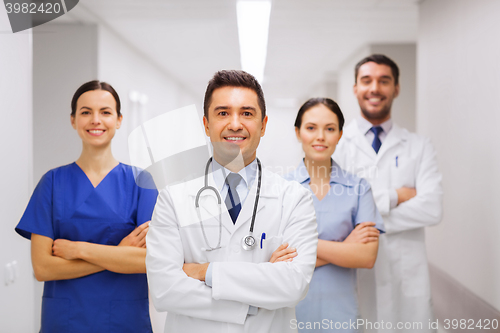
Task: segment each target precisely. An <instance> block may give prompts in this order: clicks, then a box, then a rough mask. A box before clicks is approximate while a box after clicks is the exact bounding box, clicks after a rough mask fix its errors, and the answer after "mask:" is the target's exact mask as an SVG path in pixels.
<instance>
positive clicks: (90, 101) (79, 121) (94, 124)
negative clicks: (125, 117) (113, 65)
mask: <svg viewBox="0 0 500 333" xmlns="http://www.w3.org/2000/svg"><path fill="white" fill-rule="evenodd" d="M121 121H122V116H121V115H120V116H119V117H118V114H117V112H116V101H115V99H114V97H113V95H111V93H109V92H108V91H106V90H90V91H87V92H85V93H83V94H82V95H81V96H80V97H79V98H78V101H77V104H76V112H75V115H74V116H71V125H72V126H73V128H74V129H75V130H76V131H77V133H78V135H79V136H80V138H81V139H82V141H83V144H84V146H85V145H90V146H95V147H101V146H107V145H109V144H110V143H111V139H112V138H113V136H114V135H115V132H116V130H117V129H118V128H120V125H121Z"/></svg>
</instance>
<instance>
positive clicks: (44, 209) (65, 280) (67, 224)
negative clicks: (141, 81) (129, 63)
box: [16, 81, 158, 333]
mask: <svg viewBox="0 0 500 333" xmlns="http://www.w3.org/2000/svg"><path fill="white" fill-rule="evenodd" d="M71 109H72V110H71V125H72V126H73V128H74V129H75V130H76V132H77V134H78V135H79V136H80V138H81V140H82V152H81V155H80V157H79V158H78V159H77V160H76V162H73V163H71V164H68V165H65V166H61V167H58V168H55V169H52V170H50V171H49V172H47V173H46V174H45V175H44V176H43V177H42V179H41V180H40V182H39V183H38V185H37V187H36V188H35V190H34V192H33V195H32V196H31V199H30V201H29V203H28V206H27V208H26V211H25V212H24V215H23V216H22V218H21V221H20V222H19V224H18V225H17V227H16V231H17V232H18V233H19V234H20V235H21V236H23V237H25V238H28V239H31V260H32V264H33V270H34V273H35V277H36V279H37V280H39V281H45V284H44V292H43V298H42V323H41V330H40V332H82V333H84V332H85V333H88V332H106V333H108V332H119V333H123V332H152V329H151V323H150V319H149V302H148V286H147V280H146V274H145V273H146V265H145V257H146V243H145V236H146V233H147V231H148V226H149V220H150V219H151V215H152V212H153V208H154V205H155V203H156V197H157V194H158V192H157V191H156V189H151V188H154V184H153V182H152V179H151V178H150V176H149V175H147V174H146V173H145V172H142V173H141V171H140V170H136V169H133V167H131V166H129V165H125V164H122V163H120V162H118V161H117V160H116V159H115V158H114V157H113V154H112V153H111V140H112V138H113V136H114V135H115V132H116V130H117V129H119V128H120V125H121V122H122V118H123V116H122V114H121V113H120V99H119V97H118V94H117V93H116V91H115V90H114V89H113V87H111V86H110V85H109V84H107V83H104V82H99V81H91V82H87V83H85V84H84V85H82V86H81V87H80V88H79V89H78V90H77V91H76V93H75V95H74V96H73V100H72V102H71ZM139 173H140V174H141V177H149V179H150V182H149V185H150V187H149V188H150V189H145V188H141V187H139V186H138V185H137V184H136V181H135V180H136V177H135V176H137V175H138V174H139ZM141 181H143V180H141Z"/></svg>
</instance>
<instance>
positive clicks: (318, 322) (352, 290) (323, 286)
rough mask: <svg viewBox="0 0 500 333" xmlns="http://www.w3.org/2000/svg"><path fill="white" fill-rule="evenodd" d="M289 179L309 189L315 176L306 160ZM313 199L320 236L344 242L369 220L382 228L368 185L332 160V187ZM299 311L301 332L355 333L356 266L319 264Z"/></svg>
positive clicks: (381, 221) (356, 316)
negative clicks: (355, 229)
mask: <svg viewBox="0 0 500 333" xmlns="http://www.w3.org/2000/svg"><path fill="white" fill-rule="evenodd" d="M285 178H286V179H288V180H295V181H298V182H299V183H300V184H302V186H304V187H305V188H307V189H308V190H310V191H311V188H310V186H309V182H310V180H311V179H310V177H309V173H308V172H307V169H306V166H305V164H304V162H303V161H302V162H301V163H300V165H299V166H298V168H297V169H295V171H294V172H292V173H290V174H287V175H286V176H285ZM311 192H312V191H311ZM313 202H314V208H315V210H316V221H317V223H318V238H319V239H324V240H329V241H336V242H342V241H343V240H344V239H346V238H347V236H349V234H350V233H351V231H352V230H353V229H354V227H355V226H356V225H357V224H359V223H362V222H368V221H370V222H375V223H376V225H375V227H376V228H377V229H379V230H380V231H381V232H384V224H383V220H382V217H381V216H380V213H379V212H378V210H377V207H376V205H375V201H374V199H373V194H372V191H371V187H370V184H369V183H368V182H367V181H366V180H364V179H362V178H358V177H356V176H354V175H352V174H350V173H348V172H346V171H344V170H342V169H341V168H340V167H339V165H338V164H337V163H335V162H334V161H333V160H332V172H331V175H330V190H329V192H328V194H327V195H326V196H325V197H324V198H323V199H322V200H318V198H316V196H315V195H314V194H313ZM295 311H296V315H297V322H298V323H301V324H299V325H298V327H299V332H325V331H330V330H331V331H336V332H357V330H355V329H352V326H351V325H350V323H351V322H355V321H356V319H358V318H359V314H358V302H357V288H356V269H353V268H345V267H340V266H336V265H333V264H327V265H324V266H321V267H317V268H316V269H315V270H314V274H313V277H312V280H311V284H310V285H309V292H308V293H307V296H306V298H305V299H304V300H302V301H301V302H300V303H299V304H298V305H297V306H296V308H295ZM342 326H343V327H344V328H342ZM301 327H303V328H301ZM339 328H340V329H339Z"/></svg>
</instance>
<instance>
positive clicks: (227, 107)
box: [214, 105, 257, 111]
mask: <svg viewBox="0 0 500 333" xmlns="http://www.w3.org/2000/svg"><path fill="white" fill-rule="evenodd" d="M229 109H230V107H229V106H226V105H221V106H216V107H215V109H214V111H219V110H229ZM240 110H253V111H257V109H256V108H254V107H253V106H242V107H241V108H240Z"/></svg>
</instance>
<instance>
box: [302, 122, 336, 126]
mask: <svg viewBox="0 0 500 333" xmlns="http://www.w3.org/2000/svg"><path fill="white" fill-rule="evenodd" d="M306 125H315V126H316V124H315V123H311V122H308V123H306ZM332 125H333V126H338V125H337V124H335V123H329V124H326V125H325V126H332Z"/></svg>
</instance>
